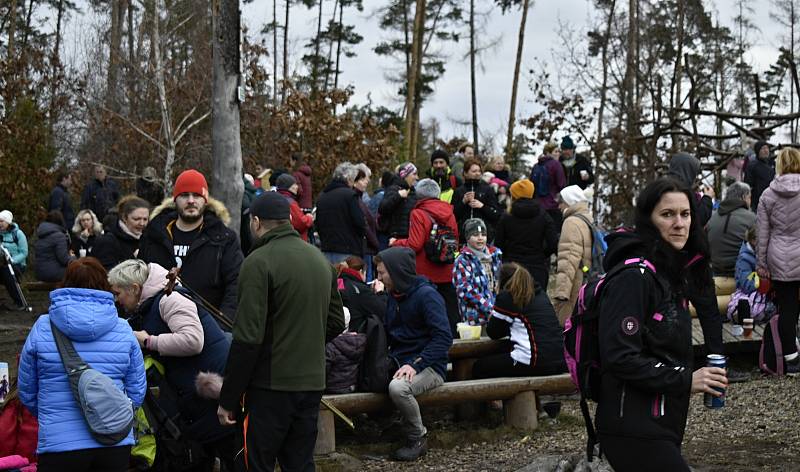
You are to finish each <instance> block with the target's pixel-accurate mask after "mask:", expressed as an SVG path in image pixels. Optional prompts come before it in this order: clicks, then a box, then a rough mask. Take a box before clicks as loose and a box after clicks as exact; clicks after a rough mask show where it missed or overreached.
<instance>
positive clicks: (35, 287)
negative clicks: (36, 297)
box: [22, 280, 58, 292]
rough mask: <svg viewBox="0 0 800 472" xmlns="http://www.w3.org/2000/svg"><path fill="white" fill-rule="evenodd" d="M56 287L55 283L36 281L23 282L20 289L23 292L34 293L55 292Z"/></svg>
mask: <svg viewBox="0 0 800 472" xmlns="http://www.w3.org/2000/svg"><path fill="white" fill-rule="evenodd" d="M57 286H58V283H56V282H39V281H38V280H36V281H31V282H25V283H23V284H22V287H23V288H24V289H25V290H30V291H36V292H50V291H53V290H55V289H56V288H57Z"/></svg>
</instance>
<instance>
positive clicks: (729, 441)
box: [0, 292, 800, 472]
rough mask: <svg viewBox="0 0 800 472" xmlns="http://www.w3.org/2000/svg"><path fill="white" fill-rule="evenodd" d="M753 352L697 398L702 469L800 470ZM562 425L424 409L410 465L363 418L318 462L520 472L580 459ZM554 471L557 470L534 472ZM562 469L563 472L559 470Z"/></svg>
mask: <svg viewBox="0 0 800 472" xmlns="http://www.w3.org/2000/svg"><path fill="white" fill-rule="evenodd" d="M29 298H30V302H31V304H32V305H33V306H34V312H33V314H28V313H24V312H5V311H0V361H4V362H8V364H9V367H10V370H11V373H12V376H16V356H17V353H19V352H20V350H21V348H22V345H23V343H24V342H25V337H26V336H27V333H28V330H29V329H30V326H31V325H32V324H33V322H34V321H35V320H36V317H37V316H38V315H39V314H41V313H44V312H46V310H47V304H48V301H49V299H48V296H47V293H45V292H31V293H30V296H29ZM755 360H756V358H755V355H754V354H750V355H746V356H739V357H737V358H736V359H735V361H736V363H737V365H738V366H739V367H740V369H749V371H750V373H751V374H752V375H751V378H752V380H750V381H748V382H743V383H737V384H732V385H731V386H730V388H729V391H728V400H727V405H726V406H725V407H724V408H722V409H719V410H709V409H707V408H705V407H704V406H703V403H702V396H695V398H694V399H693V401H692V405H691V412H690V414H689V424H688V426H687V430H686V435H685V439H684V442H683V453H684V456H685V457H686V458H687V460H688V462H689V464H690V465H691V466H692V467H693V468H694V469H695V470H697V471H717V470H732V471H800V432H798V425H800V404H798V401H797V393H798V391H799V390H800V378H795V379H792V378H780V379H779V378H767V377H763V376H761V375H760V374H759V373H758V372H757V370H756V369H755V365H756V363H755ZM559 400H562V409H561V413H560V415H559V416H558V418H557V419H556V420H549V419H543V420H542V421H540V428H539V430H537V431H536V432H533V433H527V432H522V431H516V430H513V429H510V428H507V427H505V426H503V424H502V414H501V412H500V411H494V410H487V411H486V413H485V414H484V415H482V416H481V417H480V418H479V419H477V420H474V421H470V422H463V421H461V422H459V421H455V420H454V418H453V414H452V412H451V410H450V409H449V408H439V409H436V410H425V411H423V418H424V419H425V423H426V426H427V427H428V429H429V431H430V433H429V435H430V442H429V444H430V451H429V453H428V455H427V456H426V457H424V458H423V459H421V460H420V461H418V462H416V463H412V464H402V463H397V462H392V461H390V460H389V459H388V457H389V454H390V453H391V451H392V450H393V448H394V447H396V444H397V443H396V441H398V440H399V438H400V434H399V433H400V432H399V429H398V428H397V427H392V426H390V425H391V418H390V417H384V418H379V419H378V420H377V421H376V420H374V419H368V418H366V417H363V416H362V417H357V418H356V423H357V429H356V431H350V430H348V429H347V428H346V426H343V425H342V424H338V425H337V441H338V443H337V450H338V453H337V454H334V455H332V456H330V457H326V458H318V460H317V467H318V470H322V471H350V470H353V471H356V470H371V471H392V472H400V471H418V470H431V471H452V470H458V471H495V470H497V471H514V470H519V469H521V468H524V467H526V466H528V465H529V464H531V463H534V462H536V461H537V459H539V458H542V457H545V456H553V455H555V456H564V457H567V456H573V457H574V456H580V455H581V454H582V453H583V450H584V448H585V441H586V436H585V429H584V425H583V419H582V418H581V415H580V410H579V408H578V404H577V401H576V400H575V399H573V398H567V397H562V398H559ZM529 470H555V469H529ZM559 470H563V469H559ZM567 470H569V469H567Z"/></svg>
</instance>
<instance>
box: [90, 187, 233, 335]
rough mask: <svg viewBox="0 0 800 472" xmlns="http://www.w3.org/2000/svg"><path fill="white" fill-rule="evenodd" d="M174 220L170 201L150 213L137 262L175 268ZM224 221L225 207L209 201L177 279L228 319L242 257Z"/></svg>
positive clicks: (219, 203)
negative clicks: (200, 227)
mask: <svg viewBox="0 0 800 472" xmlns="http://www.w3.org/2000/svg"><path fill="white" fill-rule="evenodd" d="M177 219H178V211H177V210H176V209H175V203H173V202H171V201H167V202H166V203H164V204H162V205H161V206H160V207H158V208H156V209H155V210H153V216H152V219H151V221H150V223H149V224H148V225H147V229H145V231H144V234H143V235H142V245H141V250H140V251H139V259H142V260H143V261H145V262H155V263H156V264H159V265H161V266H162V267H164V268H165V269H171V268H173V267H175V264H176V263H175V255H174V249H173V245H172V227H173V226H174V225H175V221H176V220H177ZM228 220H229V215H228V210H227V209H226V208H225V206H224V205H223V204H222V203H221V202H219V201H217V200H214V199H213V198H210V199H209V200H208V203H207V204H206V209H205V213H204V214H203V226H202V229H201V230H200V234H199V235H198V236H197V239H195V241H194V242H193V243H192V245H191V247H190V248H189V251H188V252H187V254H186V256H185V257H183V267H182V268H181V279H183V281H184V282H185V284H186V285H187V286H188V287H189V288H191V289H192V290H194V291H195V292H197V293H198V294H200V295H201V296H202V297H203V298H205V299H206V300H207V301H208V302H209V303H211V304H212V305H213V306H215V307H217V308H219V309H220V311H222V312H223V313H224V314H225V315H227V316H228V318H230V319H231V320H232V319H233V318H234V317H235V316H236V287H237V283H238V281H239V268H240V267H241V265H242V261H243V260H244V256H242V251H241V249H240V248H239V238H238V237H237V236H236V233H234V232H233V231H231V230H230V229H228V227H227V226H225V223H226V222H227V221H228ZM95 251H97V249H96V248H95Z"/></svg>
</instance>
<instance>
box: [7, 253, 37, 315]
mask: <svg viewBox="0 0 800 472" xmlns="http://www.w3.org/2000/svg"><path fill="white" fill-rule="evenodd" d="M0 249H2V250H3V258H4V259H5V262H6V267H7V268H8V272H9V273H10V274H11V280H13V281H14V288H15V289H16V290H17V295H19V299H20V301H21V302H22V307H23V308H24V309H25V311H27V312H29V313H30V312H33V307H31V306H30V305H28V300H26V299H25V294H24V293H22V286H21V285H20V284H19V279H17V274H16V272H14V266H13V264H12V263H11V253H10V252H8V249H7V248H6V247H5V246H3V245H2V244H0Z"/></svg>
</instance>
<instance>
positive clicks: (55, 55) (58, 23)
mask: <svg viewBox="0 0 800 472" xmlns="http://www.w3.org/2000/svg"><path fill="white" fill-rule="evenodd" d="M63 19H64V0H58V13H57V14H56V43H55V45H53V59H55V61H54V62H56V63H57V62H59V60H60V58H61V22H62V20H63ZM55 67H56V65H55V64H54V65H53V68H54V69H55Z"/></svg>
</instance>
